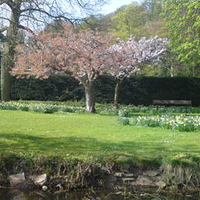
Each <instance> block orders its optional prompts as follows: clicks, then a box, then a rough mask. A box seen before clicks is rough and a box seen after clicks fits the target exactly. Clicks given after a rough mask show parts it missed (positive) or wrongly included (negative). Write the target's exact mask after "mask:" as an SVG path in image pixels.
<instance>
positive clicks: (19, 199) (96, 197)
mask: <svg viewBox="0 0 200 200" xmlns="http://www.w3.org/2000/svg"><path fill="white" fill-rule="evenodd" d="M125 199H126V200H199V199H200V193H195V194H171V193H170V194H169V193H166V194H160V193H158V192H156V193H149V192H134V191H132V192H130V191H123V192H120V191H119V192H116V191H102V190H101V191H93V190H86V191H76V192H70V193H67V192H63V193H61V192H59V193H53V194H52V193H48V192H42V191H32V192H29V193H26V192H21V191H18V190H5V189H0V200H125Z"/></svg>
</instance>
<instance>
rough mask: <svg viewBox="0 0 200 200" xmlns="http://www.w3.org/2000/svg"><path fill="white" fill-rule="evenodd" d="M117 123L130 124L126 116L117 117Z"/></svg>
mask: <svg viewBox="0 0 200 200" xmlns="http://www.w3.org/2000/svg"><path fill="white" fill-rule="evenodd" d="M118 123H119V124H121V125H129V124H130V121H129V119H128V118H124V117H122V118H119V119H118Z"/></svg>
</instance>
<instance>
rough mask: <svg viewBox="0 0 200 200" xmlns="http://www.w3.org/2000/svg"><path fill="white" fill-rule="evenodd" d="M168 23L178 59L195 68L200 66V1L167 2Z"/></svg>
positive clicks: (178, 0) (172, 45)
mask: <svg viewBox="0 0 200 200" xmlns="http://www.w3.org/2000/svg"><path fill="white" fill-rule="evenodd" d="M164 16H165V20H166V23H167V25H168V27H169V38H170V41H171V42H170V44H171V47H172V49H173V52H175V53H178V59H179V60H180V61H182V62H184V63H186V64H188V65H189V66H191V67H192V71H193V75H198V74H197V73H196V72H195V70H196V69H195V68H196V67H199V65H200V48H199V47H200V40H199V38H200V1H199V0H165V12H164Z"/></svg>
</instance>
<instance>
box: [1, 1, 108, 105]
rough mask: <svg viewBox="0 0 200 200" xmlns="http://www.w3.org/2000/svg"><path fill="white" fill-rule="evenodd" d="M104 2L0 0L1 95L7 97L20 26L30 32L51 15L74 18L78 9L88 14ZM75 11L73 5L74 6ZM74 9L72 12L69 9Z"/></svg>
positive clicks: (53, 17) (50, 17)
mask: <svg viewBox="0 0 200 200" xmlns="http://www.w3.org/2000/svg"><path fill="white" fill-rule="evenodd" d="M102 3H104V0H93V1H92V0H81V1H79V0H63V1H58V0H0V19H1V20H2V23H1V28H0V33H3V32H5V42H4V52H3V61H2V68H1V98H2V100H3V101H8V100H10V73H9V72H10V70H11V68H12V67H13V66H14V65H15V63H14V56H15V48H16V45H17V43H18V32H19V30H20V29H23V30H26V31H29V32H32V30H31V29H33V28H37V29H40V26H41V25H43V24H44V23H49V22H50V21H51V20H52V19H65V20H70V21H76V20H77V19H78V16H75V13H78V15H79V16H81V13H82V12H83V11H85V12H88V13H89V14H91V12H92V9H94V8H95V9H96V8H97V6H99V5H101V4H102ZM77 8H78V10H77V12H76V11H75V12H74V9H77ZM72 11H73V12H72Z"/></svg>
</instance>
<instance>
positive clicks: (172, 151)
mask: <svg viewBox="0 0 200 200" xmlns="http://www.w3.org/2000/svg"><path fill="white" fill-rule="evenodd" d="M117 119H118V117H117V116H103V115H97V114H95V115H91V114H75V113H65V114H61V113H59V114H42V113H34V112H23V111H7V110H0V153H15V154H18V153H19V154H20V153H22V154H28V155H29V154H30V155H33V156H42V155H44V156H48V155H58V156H65V157H77V158H85V159H88V158H97V157H108V158H111V159H113V158H116V159H117V158H118V159H120V158H122V159H123V158H131V157H135V156H136V157H140V158H147V159H161V160H162V159H166V158H173V157H174V156H180V157H181V156H182V155H190V156H197V157H199V155H200V132H179V131H171V130H166V129H162V128H146V127H138V126H123V125H118V123H117Z"/></svg>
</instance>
